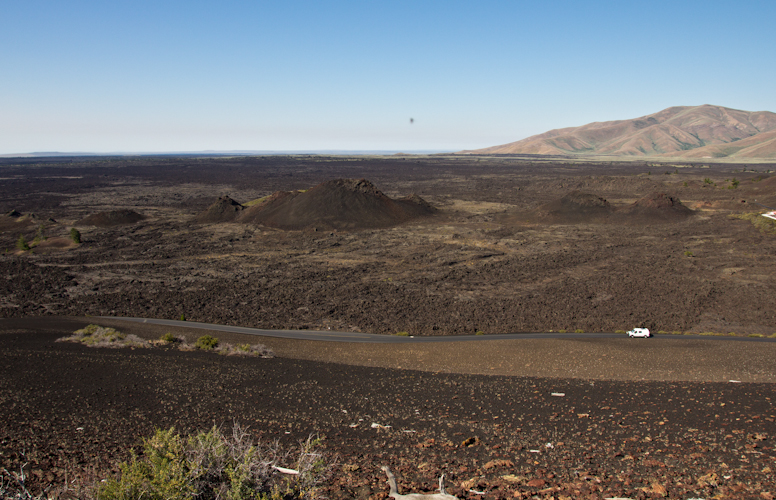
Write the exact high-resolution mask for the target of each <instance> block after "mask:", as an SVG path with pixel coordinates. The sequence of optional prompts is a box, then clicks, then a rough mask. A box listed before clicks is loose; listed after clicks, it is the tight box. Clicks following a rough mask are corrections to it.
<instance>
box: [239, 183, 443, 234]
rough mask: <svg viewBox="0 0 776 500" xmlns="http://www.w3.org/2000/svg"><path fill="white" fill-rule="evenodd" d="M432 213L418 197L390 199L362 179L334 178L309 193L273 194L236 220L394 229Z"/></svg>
mask: <svg viewBox="0 0 776 500" xmlns="http://www.w3.org/2000/svg"><path fill="white" fill-rule="evenodd" d="M433 213H434V209H433V207H431V206H430V205H429V204H428V203H426V202H425V201H424V200H423V199H422V198H420V197H419V196H410V197H407V198H403V199H401V200H392V199H391V198H389V197H387V196H386V195H385V194H383V193H382V192H381V191H380V190H379V189H377V187H375V185H374V184H372V183H371V182H369V181H368V180H366V179H361V180H355V179H337V180H332V181H327V182H323V183H321V184H319V185H317V186H315V187H314V188H312V189H310V190H309V191H304V192H302V191H296V192H278V193H275V194H273V195H272V196H270V197H269V198H268V199H267V200H265V201H264V202H262V203H260V204H258V205H255V206H253V207H251V208H249V209H248V210H246V211H245V212H244V213H243V214H241V215H240V217H239V220H240V221H241V222H252V223H256V224H263V225H266V226H271V227H276V228H280V229H304V228H309V227H316V228H326V229H344V230H349V229H350V230H352V229H369V228H380V227H390V226H395V225H397V224H401V223H402V222H406V221H408V220H411V219H414V218H417V217H422V216H427V215H431V214H433Z"/></svg>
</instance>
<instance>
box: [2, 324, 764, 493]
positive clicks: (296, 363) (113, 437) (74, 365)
mask: <svg viewBox="0 0 776 500" xmlns="http://www.w3.org/2000/svg"><path fill="white" fill-rule="evenodd" d="M90 321H91V322H96V321H94V320H93V319H89V318H57V317H45V318H24V319H4V320H0V352H2V353H3V354H2V361H3V362H2V364H0V374H1V375H0V421H2V422H3V425H2V426H1V427H0V429H2V430H1V431H0V466H2V467H5V468H7V469H9V470H15V469H17V468H18V467H19V465H20V464H21V463H24V462H26V463H28V465H27V468H28V471H29V472H30V473H31V478H32V486H33V488H39V487H40V486H41V485H42V484H48V483H53V484H55V485H57V484H61V483H62V482H63V481H64V480H65V477H66V474H70V476H68V477H72V474H73V473H74V471H79V470H81V471H82V470H85V469H86V470H89V469H91V470H96V471H101V472H102V473H106V472H108V471H110V470H115V463H116V461H117V460H121V459H125V458H126V457H127V456H128V451H129V449H130V448H131V447H133V446H135V447H136V446H137V445H138V444H139V443H140V441H141V439H142V437H145V436H149V435H150V434H151V433H152V432H153V430H154V429H155V428H166V427H169V426H175V427H176V428H177V429H179V430H181V431H184V432H193V431H197V430H201V429H204V428H208V427H210V426H212V425H213V424H214V423H215V424H217V425H223V426H226V427H228V426H230V425H231V424H232V423H233V422H235V421H238V422H240V423H241V424H244V425H248V426H250V428H251V430H252V432H253V433H254V434H255V436H256V438H258V439H262V440H276V439H277V440H279V441H280V442H281V444H283V445H285V446H293V445H294V444H295V443H297V442H298V441H299V440H302V439H304V438H306V437H307V436H309V435H310V434H318V435H320V436H321V437H322V438H323V447H324V450H325V451H326V452H327V453H328V454H331V456H332V458H333V457H334V455H336V456H337V457H338V458H337V464H338V465H337V467H336V468H335V473H334V475H333V476H332V478H331V479H330V481H329V483H328V486H327V489H326V491H325V493H326V494H327V496H329V497H330V498H387V493H388V488H387V485H386V483H385V477H384V475H383V474H382V472H381V471H380V469H379V466H380V465H384V464H385V465H389V466H390V467H391V469H392V470H393V471H394V473H395V474H396V476H397V478H398V480H399V486H400V490H401V491H402V492H410V491H413V492H424V491H425V492H430V491H432V490H433V489H434V488H436V484H437V478H438V476H439V475H440V474H442V473H445V474H446V476H447V489H448V492H451V493H453V494H455V495H456V496H458V497H459V498H486V499H491V498H494V499H495V498H533V497H538V498H556V499H560V498H610V497H627V498H664V497H668V498H712V497H714V498H760V499H762V498H766V499H767V498H773V495H774V494H776V487H775V486H774V484H775V483H776V480H775V478H774V473H773V470H774V468H776V463H774V460H776V452H775V451H774V449H773V439H774V437H773V436H774V433H775V432H776V428H775V427H774V426H775V424H774V418H776V410H774V407H773V400H774V398H776V390H775V389H776V386H774V384H773V383H766V382H765V381H769V382H770V381H772V380H773V374H774V363H773V361H771V360H772V359H774V358H773V356H772V349H773V348H774V344H773V343H768V342H762V343H749V342H735V341H720V340H715V339H708V340H706V339H703V340H692V341H688V340H685V339H672V340H661V339H649V340H634V341H625V340H623V341H619V340H616V341H603V340H601V341H557V340H546V341H510V342H507V341H496V342H492V343H491V342H487V343H476V345H475V344H473V343H451V344H445V345H439V344H435V345H433V346H391V345H389V346H386V345H374V346H369V345H363V344H361V345H353V344H342V345H339V344H338V345H335V344H328V343H317V342H299V341H285V340H282V339H270V338H262V339H259V340H261V341H262V342H264V343H266V344H267V345H269V346H270V347H272V348H273V349H274V350H275V351H276V353H277V354H278V357H276V358H274V359H253V358H251V359H241V358H231V357H223V356H218V355H214V354H209V353H203V352H180V351H175V350H170V349H163V348H157V349H134V350H129V349H91V348H88V347H85V346H82V345H77V344H70V343H56V342H55V339H56V338H59V337H62V336H64V335H67V334H69V333H71V332H72V331H73V330H75V329H76V328H79V327H82V326H84V325H85V324H86V323H88V322H90ZM100 323H101V324H107V323H106V322H104V321H102V320H101V321H100ZM117 324H118V322H117ZM124 326H125V328H122V330H124V331H126V332H127V333H142V334H143V335H144V336H146V337H147V338H158V336H159V335H160V332H161V333H164V331H171V330H173V329H171V328H167V327H165V328H163V329H161V327H153V326H149V325H129V324H128V323H125V324H124ZM175 333H182V334H184V335H187V334H191V335H192V336H193V335H196V336H199V335H202V334H203V333H204V332H203V331H201V330H199V331H196V333H195V332H194V331H191V332H187V331H186V329H182V330H179V331H175ZM218 336H219V337H221V338H222V339H223V340H233V341H236V340H241V339H240V337H239V336H233V338H227V337H228V336H226V335H218ZM229 337H231V336H229ZM249 340H252V341H256V340H257V339H256V338H251V339H249ZM645 352H647V353H648V355H647V356H645V355H644V353H645ZM639 353H640V355H639ZM690 356H692V358H690ZM639 359H644V360H645V362H644V364H643V365H641V366H643V368H641V367H640V366H636V367H635V368H628V365H629V364H633V363H636V362H637V361H638V360H639ZM701 360H703V361H701ZM650 361H651V362H650ZM572 365H573V366H572ZM685 365H693V366H694V368H692V369H690V368H682V367H683V366H685ZM574 366H575V367H576V368H574ZM671 366H674V369H671V368H670V367H671ZM736 366H739V367H746V368H740V369H739V371H733V370H735V367H736ZM399 367H401V368H399ZM551 367H555V368H554V370H555V371H554V372H553V371H552V369H551ZM574 370H576V371H574ZM650 370H651V371H652V372H653V373H660V374H662V375H660V376H659V377H658V376H657V375H655V376H654V378H660V380H638V379H640V378H641V377H639V376H634V377H632V380H626V378H628V377H626V374H627V373H630V374H636V375H638V374H643V373H644V372H645V371H650ZM454 371H455V372H456V373H453V372H454ZM483 373H484V374H483ZM553 373H555V376H552V374H553ZM732 375H736V376H740V377H741V378H744V379H745V377H746V376H749V377H751V378H750V379H749V380H759V382H754V381H752V382H747V381H746V380H744V381H742V382H740V383H734V382H730V381H728V380H726V378H727V377H729V376H731V377H732ZM615 376H616V378H618V379H619V380H613V379H614V378H615ZM373 424H379V425H378V426H374V425H373Z"/></svg>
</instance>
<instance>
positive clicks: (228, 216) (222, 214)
mask: <svg viewBox="0 0 776 500" xmlns="http://www.w3.org/2000/svg"><path fill="white" fill-rule="evenodd" d="M244 209H245V207H243V206H242V205H240V204H239V203H237V202H236V201H234V200H233V199H232V198H230V197H228V196H221V197H220V198H218V200H217V201H216V202H215V203H213V204H212V205H210V206H209V207H207V209H206V210H205V211H204V212H201V213H200V214H198V215H197V217H196V219H195V220H196V221H197V222H199V223H200V224H208V223H213V222H232V221H234V220H235V219H236V218H237V215H238V214H239V213H240V212H241V211H242V210H244Z"/></svg>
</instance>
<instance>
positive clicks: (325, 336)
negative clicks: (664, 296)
mask: <svg viewBox="0 0 776 500" xmlns="http://www.w3.org/2000/svg"><path fill="white" fill-rule="evenodd" d="M100 317H101V318H106V319H117V320H123V321H134V322H138V323H151V324H154V325H167V326H181V327H186V328H200V329H202V330H211V331H218V332H229V333H241V334H243V335H257V336H261V337H280V338H286V339H297V340H320V341H324V342H362V343H376V344H406V343H426V342H468V341H483V340H509V339H615V338H620V339H621V338H627V336H626V335H625V334H622V333H501V334H497V335H451V336H443V335H438V336H419V337H402V336H398V335H377V334H374V333H356V332H334V331H315V330H262V329H260V328H247V327H243V326H228V325H214V324H210V323H198V322H196V321H177V320H171V319H152V318H121V317H114V316H100ZM693 338H695V339H707V340H708V339H715V340H730V341H740V342H776V339H770V338H751V337H727V336H708V335H656V336H654V337H653V339H633V342H651V341H653V340H655V339H661V340H663V339H693Z"/></svg>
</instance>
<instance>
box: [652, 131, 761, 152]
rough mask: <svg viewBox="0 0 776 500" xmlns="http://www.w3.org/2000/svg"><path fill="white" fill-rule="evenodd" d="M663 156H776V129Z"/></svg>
mask: <svg viewBox="0 0 776 500" xmlns="http://www.w3.org/2000/svg"><path fill="white" fill-rule="evenodd" d="M661 156H673V157H681V158H776V130H769V131H768V132H761V133H759V134H756V135H753V136H751V137H747V138H746V139H741V140H734V141H733V142H728V143H725V144H712V145H709V146H704V147H701V148H696V149H690V150H687V151H677V152H674V153H665V154H663V155H661Z"/></svg>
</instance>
